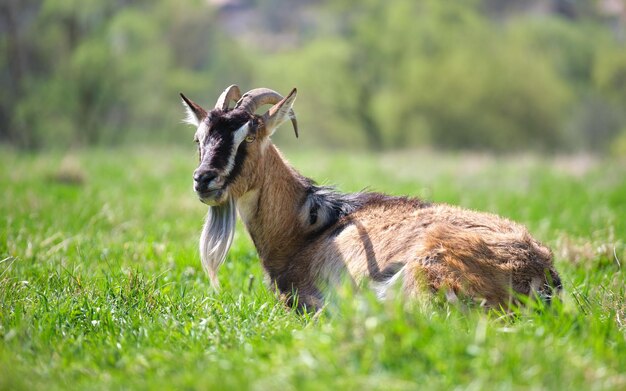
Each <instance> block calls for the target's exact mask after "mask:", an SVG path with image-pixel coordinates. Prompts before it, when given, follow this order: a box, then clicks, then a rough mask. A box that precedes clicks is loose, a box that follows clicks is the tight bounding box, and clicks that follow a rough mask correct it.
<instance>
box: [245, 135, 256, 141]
mask: <svg viewBox="0 0 626 391" xmlns="http://www.w3.org/2000/svg"><path fill="white" fill-rule="evenodd" d="M254 140H256V137H254V136H246V142H247V143H251V142H253V141H254Z"/></svg>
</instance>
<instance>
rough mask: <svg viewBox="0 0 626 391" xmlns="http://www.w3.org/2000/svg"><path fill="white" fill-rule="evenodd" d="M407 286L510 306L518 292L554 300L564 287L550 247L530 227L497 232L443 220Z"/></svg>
mask: <svg viewBox="0 0 626 391" xmlns="http://www.w3.org/2000/svg"><path fill="white" fill-rule="evenodd" d="M404 273H405V276H404V290H405V292H406V293H407V294H409V295H416V294H419V292H420V291H423V290H424V288H425V287H428V288H429V289H430V290H432V291H443V292H445V294H446V297H447V298H448V300H452V301H454V300H456V299H457V297H458V296H457V295H460V296H462V297H470V298H473V299H475V300H481V301H484V303H485V304H486V305H487V306H490V307H497V306H502V307H504V308H506V307H508V306H509V304H510V303H511V302H515V301H516V297H517V296H518V295H523V296H530V297H532V296H536V297H539V298H541V299H542V300H544V301H546V302H547V303H549V302H550V301H551V299H552V297H553V296H554V295H555V294H557V293H558V291H560V289H561V279H560V278H559V276H558V274H557V272H556V270H555V269H554V266H553V265H552V254H551V252H550V250H549V249H548V248H546V247H544V246H543V245H541V244H540V243H539V242H537V241H536V240H534V239H533V238H532V237H531V236H530V235H529V234H528V233H527V232H526V231H525V230H523V231H522V230H519V231H511V232H505V233H502V232H494V231H488V230H485V229H484V228H483V229H472V228H465V227H461V228H460V227H457V226H453V225H451V224H437V225H436V226H433V227H432V228H430V229H429V230H428V231H427V232H426V233H425V237H424V245H423V247H422V249H421V250H420V251H419V254H417V260H416V261H415V262H412V263H410V264H407V265H406V270H405V271H404Z"/></svg>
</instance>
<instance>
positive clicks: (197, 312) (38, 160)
mask: <svg viewBox="0 0 626 391" xmlns="http://www.w3.org/2000/svg"><path fill="white" fill-rule="evenodd" d="M286 155H287V156H288V157H289V158H290V159H291V161H292V162H293V164H294V165H295V166H296V167H298V168H299V169H301V171H303V173H304V174H306V175H309V176H312V177H314V178H316V179H317V180H318V181H320V182H323V183H327V184H328V183H335V184H338V185H339V188H340V189H341V190H345V191H356V190H361V189H362V188H365V187H368V188H370V189H372V190H377V191H384V192H389V193H394V194H410V195H413V196H419V197H423V198H427V199H430V200H431V201H435V202H448V203H454V204H460V205H463V206H465V207H469V208H474V209H480V210H486V211H490V212H494V213H499V214H502V215H504V216H507V217H510V218H512V219H515V220H517V221H519V222H522V223H524V224H526V225H528V227H529V228H530V230H531V231H532V232H533V234H534V235H535V236H536V237H537V238H539V239H540V240H542V241H544V242H545V243H546V244H548V245H550V246H551V247H552V248H553V250H554V252H555V255H556V261H557V267H558V269H559V270H560V272H561V274H562V276H563V280H564V284H565V291H564V293H563V296H562V300H561V301H557V302H556V303H555V305H554V306H553V307H552V308H549V309H547V310H546V309H544V310H535V309H527V310H522V311H520V312H519V313H517V314H516V315H515V316H514V317H511V316H503V314H499V313H497V312H491V313H485V312H484V311H482V310H480V309H470V310H466V309H463V308H457V307H455V306H449V305H447V304H445V303H441V302H439V301H437V300H433V301H432V302H431V303H428V302H427V303H425V304H424V303H421V304H420V303H415V304H414V305H408V306H407V305H404V303H402V302H400V301H391V302H385V303H379V302H376V301H375V300H373V298H372V297H370V295H368V294H357V295H354V294H353V293H351V292H350V291H349V290H345V289H343V288H339V289H338V291H337V293H336V299H335V300H333V302H332V303H331V304H330V305H329V307H328V308H327V309H326V311H324V312H323V313H322V314H320V315H318V316H315V317H310V316H303V315H298V314H296V313H294V312H292V311H290V310H288V309H286V308H284V306H283V305H282V304H281V303H280V302H279V301H278V300H277V299H276V298H275V297H274V296H273V294H272V293H271V292H270V291H269V290H268V289H267V288H266V287H265V285H264V284H263V282H262V281H263V275H262V272H261V268H260V266H259V263H258V259H257V257H256V253H255V251H254V248H253V246H252V244H251V241H250V240H249V239H248V237H247V236H246V234H245V232H244V231H243V230H242V228H241V226H239V227H238V229H237V233H236V237H235V243H234V245H233V248H232V249H231V252H230V254H229V256H228V259H227V261H226V264H225V265H224V266H223V268H222V269H221V271H220V275H219V278H220V281H221V284H222V287H223V289H222V291H221V292H220V293H219V294H217V293H214V292H213V291H212V290H211V288H210V286H209V283H208V278H207V277H206V276H205V275H204V273H203V272H202V269H201V266H200V262H199V259H198V253H197V249H196V245H197V238H198V235H199V231H200V228H201V225H202V220H203V216H204V213H206V208H205V207H204V206H203V205H202V204H201V203H199V202H198V201H197V200H196V199H195V197H194V195H193V192H192V191H191V172H192V171H193V169H194V164H195V163H196V157H195V156H194V151H193V148H191V147H190V148H189V149H188V150H182V149H179V148H172V149H165V148H160V149H148V148H146V149H139V150H136V149H131V148H125V149H119V150H113V151H109V150H87V151H80V152H76V153H73V154H72V155H71V156H69V157H68V156H62V155H58V154H54V153H48V154H42V155H27V154H20V153H16V152H13V151H11V150H2V151H0V167H1V168H0V170H1V171H0V193H1V195H2V199H1V201H0V216H1V217H2V219H1V220H0V224H1V225H0V303H2V307H1V310H0V389H28V390H30V389H51V390H54V389H68V388H83V389H120V388H140V389H145V388H151V389H174V388H175V389H181V388H188V389H213V388H217V389H261V390H265V389H282V390H291V389H294V390H295V389H298V390H300V389H304V390H307V389H314V390H317V389H359V390H361V389H385V390H387V389H389V390H396V389H451V388H455V387H459V388H462V389H477V390H480V389H529V388H534V389H624V388H625V387H626V354H624V352H626V300H625V296H626V288H625V286H626V279H625V278H624V273H623V268H624V264H625V263H626V249H625V246H624V243H625V240H626V221H625V219H624V218H625V217H626V180H625V179H624V178H626V164H624V162H616V161H604V160H598V159H593V158H588V157H577V158H567V159H566V158H559V159H552V158H538V157H533V156H518V157H499V158H494V157H490V156H482V155H457V154H438V153H432V152H428V151H419V152H418V151H413V152H403V153H389V154H383V155H371V154H365V153H360V154H346V153H340V152H320V151H290V152H288V153H287V154H286ZM69 174H71V175H69ZM68 177H69V178H72V179H73V180H66V178H68ZM76 178H79V180H76Z"/></svg>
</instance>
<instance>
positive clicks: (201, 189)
mask: <svg viewBox="0 0 626 391" xmlns="http://www.w3.org/2000/svg"><path fill="white" fill-rule="evenodd" d="M223 182H224V181H223V180H222V179H221V177H220V176H219V175H218V173H217V172H216V171H214V170H207V169H204V168H200V167H199V168H198V169H196V171H194V173H193V190H194V191H195V192H196V194H197V195H198V198H200V201H202V202H204V203H205V204H209V205H213V204H218V203H219V201H220V200H221V199H222V198H223V195H224V188H223V185H224V183H223Z"/></svg>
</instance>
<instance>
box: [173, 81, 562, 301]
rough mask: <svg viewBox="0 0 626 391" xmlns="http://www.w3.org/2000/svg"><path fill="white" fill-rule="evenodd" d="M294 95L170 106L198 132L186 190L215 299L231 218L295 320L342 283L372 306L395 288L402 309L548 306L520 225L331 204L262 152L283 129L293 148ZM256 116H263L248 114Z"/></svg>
mask: <svg viewBox="0 0 626 391" xmlns="http://www.w3.org/2000/svg"><path fill="white" fill-rule="evenodd" d="M296 93H297V91H296V89H295V88H294V89H293V90H292V91H291V92H290V93H289V95H287V96H286V97H284V98H283V97H282V96H281V95H280V94H278V93H277V92H275V91H273V90H270V89H266V88H257V89H253V90H251V91H248V92H247V93H245V94H243V95H241V92H240V90H239V87H237V86H236V85H232V86H230V87H228V88H227V89H226V90H224V92H223V93H222V94H221V95H220V97H219V99H218V100H217V103H216V105H215V107H214V108H213V109H212V110H210V111H206V110H204V109H203V108H202V107H200V106H199V105H198V104H196V103H194V102H193V101H191V100H189V99H188V98H187V97H185V96H184V95H183V94H182V93H181V94H180V95H181V97H182V100H183V104H184V106H185V107H186V111H187V118H186V120H185V121H186V122H187V123H189V124H191V125H193V126H194V127H196V129H197V130H196V133H195V138H194V140H195V142H196V143H197V144H198V151H199V152H198V153H199V161H200V163H199V165H198V167H197V169H196V170H195V171H194V173H193V184H194V190H195V192H196V194H197V196H198V197H199V199H200V201H202V202H203V203H205V204H207V205H208V206H209V211H208V214H207V217H206V221H205V224H204V228H203V230H202V234H201V237H200V255H201V259H202V264H203V265H204V268H205V269H206V271H207V272H208V275H209V277H210V279H211V282H212V284H213V285H214V286H215V287H217V286H218V281H217V275H216V273H217V270H218V268H219V266H220V265H221V264H222V263H223V261H224V259H225V257H226V254H227V252H228V250H229V248H230V245H231V243H232V240H233V234H234V228H235V221H236V211H237V212H238V213H239V216H240V218H241V220H242V221H243V223H244V224H245V226H246V229H247V231H248V233H249V235H250V236H251V238H252V241H253V242H254V245H255V247H256V249H257V251H258V254H259V257H260V259H261V262H262V265H263V268H264V270H265V272H266V274H267V276H268V277H269V280H270V282H271V284H272V286H273V287H274V288H275V289H278V291H279V293H280V294H281V295H282V296H283V297H284V298H285V299H286V301H287V304H289V305H291V306H294V305H295V306H297V307H298V308H300V309H302V308H304V309H307V310H317V309H319V308H320V307H321V306H322V305H323V304H324V296H325V289H324V288H323V287H328V286H332V284H333V283H335V282H337V281H338V280H339V278H340V276H345V275H347V276H348V277H349V279H351V280H352V281H353V282H354V283H355V284H356V285H357V286H358V285H359V284H361V283H362V282H364V281H365V280H369V281H370V284H371V286H372V287H373V288H374V289H375V290H376V293H377V295H378V296H379V297H380V298H384V297H386V296H387V295H388V293H389V288H390V287H391V286H396V285H397V286H398V288H397V289H398V290H400V292H402V293H403V294H405V295H406V296H407V297H418V296H420V295H423V294H424V292H437V291H441V292H442V293H445V297H446V298H448V299H449V300H451V301H456V300H458V298H459V296H461V297H464V298H470V300H471V299H474V300H482V302H483V303H484V304H486V305H487V306H489V307H503V308H507V307H508V305H509V304H510V303H511V302H512V301H516V300H517V298H519V296H520V295H521V296H533V297H537V296H538V297H541V298H544V299H546V300H547V301H549V300H550V298H551V297H552V296H553V295H554V294H555V293H558V291H559V290H560V289H561V280H560V278H559V276H558V274H557V272H556V270H555V268H554V266H553V263H552V254H551V251H550V249H549V248H547V247H545V246H543V245H542V244H541V243H539V242H538V241H537V240H535V239H533V238H532V237H531V236H530V234H529V233H528V231H527V230H526V228H524V227H523V226H521V225H519V224H516V223H514V222H511V221H509V220H507V219H505V218H501V217H499V216H496V215H492V214H487V213H480V212H475V211H471V210H465V209H461V208H458V207H455V206H450V205H445V204H431V203H428V202H424V201H421V200H419V199H415V198H409V197H398V196H389V195H384V194H380V193H373V192H361V193H355V194H341V193H339V192H337V191H335V190H334V188H331V187H325V186H318V185H317V184H316V183H315V182H314V181H313V180H311V179H308V178H306V177H304V176H302V175H301V174H300V173H298V172H297V171H296V170H295V169H294V168H292V167H291V166H290V165H289V164H288V163H287V161H286V160H285V158H283V156H282V155H281V154H280V152H279V151H278V149H277V148H276V147H275V146H274V145H273V144H272V142H271V141H270V136H272V134H273V133H274V132H275V131H276V129H277V128H278V127H279V126H280V125H281V124H282V123H283V122H285V121H286V120H287V119H291V122H292V123H293V127H294V131H295V133H296V137H297V136H298V123H297V120H296V117H295V114H294V111H293V109H292V106H293V103H294V101H295V99H296ZM231 101H235V102H236V104H235V106H234V107H233V108H232V109H231V108H229V104H230V102H231ZM263 105H272V106H271V107H270V108H269V110H268V111H267V112H265V113H264V114H263V115H258V114H255V112H256V110H257V108H260V107H261V106H263ZM516 302H517V301H516Z"/></svg>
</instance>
